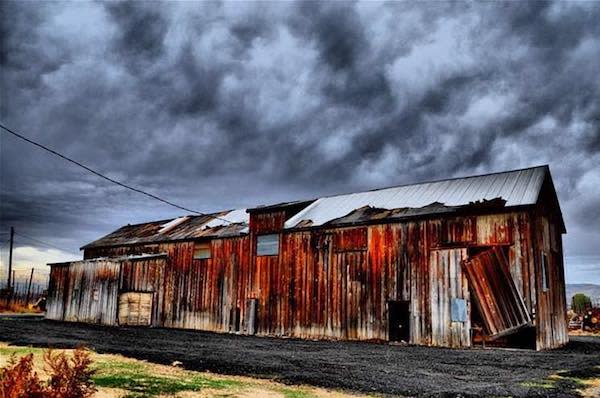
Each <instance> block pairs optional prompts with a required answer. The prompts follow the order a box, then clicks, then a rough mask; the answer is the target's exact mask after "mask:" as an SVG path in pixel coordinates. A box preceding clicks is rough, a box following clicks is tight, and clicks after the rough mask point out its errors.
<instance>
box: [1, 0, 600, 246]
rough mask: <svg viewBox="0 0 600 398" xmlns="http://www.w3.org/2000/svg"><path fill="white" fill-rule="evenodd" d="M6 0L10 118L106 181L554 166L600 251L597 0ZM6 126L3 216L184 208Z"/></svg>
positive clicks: (251, 184) (241, 188) (160, 187)
mask: <svg viewBox="0 0 600 398" xmlns="http://www.w3.org/2000/svg"><path fill="white" fill-rule="evenodd" d="M0 7H1V11H2V24H1V25H0V26H1V30H0V34H1V36H2V37H1V40H2V46H1V49H0V51H1V53H0V54H1V60H0V62H1V63H2V75H1V77H0V78H1V83H2V96H3V97H2V104H1V106H2V109H1V110H2V121H3V122H5V123H7V124H9V125H10V126H12V127H14V128H15V129H17V130H19V131H22V132H23V133H25V134H27V135H29V136H31V137H32V138H34V139H37V140H39V141H41V142H43V143H46V144H49V145H50V146H52V147H54V148H57V149H59V150H61V151H62V152H64V153H67V154H70V155H72V156H73V157H74V158H76V159H78V160H81V161H84V162H85V163H87V164H89V165H90V166H93V167H95V168H98V169H99V170H101V171H103V172H106V173H107V174H109V175H110V176H112V177H114V178H117V179H120V180H123V181H126V182H128V183H131V184H133V185H137V186H141V187H144V188H146V189H148V190H150V191H152V192H155V193H159V194H161V195H163V196H166V197H168V198H170V199H172V200H174V201H176V202H179V203H181V204H183V205H186V206H189V207H193V208H196V209H200V210H206V211H209V210H219V209H222V208H231V207H237V206H252V205H256V204H260V203H269V202H277V201H283V200H291V199H298V198H309V197H314V196H318V195H322V194H331V193H336V192H347V191H351V190H359V189H368V188H374V187H378V186H387V185H392V184H396V183H407V182H413V181H418V180H423V179H429V178H443V177H449V176H456V175H465V174H470V173H483V172H488V171H497V170H503V169H513V168H519V167H526V166H530V165H535V164H542V163H549V164H550V166H551V170H552V173H553V176H554V178H555V182H556V185H557V188H558V190H559V194H560V198H561V203H562V206H563V213H564V214H565V216H566V218H567V228H568V229H569V232H570V234H569V235H567V241H566V247H567V252H568V253H571V254H582V255H583V254H585V255H598V256H600V253H599V252H598V250H597V249H596V245H594V244H593V243H591V242H594V241H596V240H598V239H600V232H599V231H598V228H597V226H595V225H594V223H593V222H591V221H590V220H592V219H593V218H594V217H592V216H591V215H595V214H598V213H599V212H600V195H599V191H598V186H600V170H599V168H598V166H597V165H598V164H599V163H600V155H599V151H600V117H599V115H600V100H599V98H600V79H598V76H597V71H598V70H600V44H599V43H600V40H599V39H600V25H599V24H598V23H597V21H598V20H600V7H599V6H598V5H597V4H595V3H562V2H561V3H552V2H527V3H525V2H521V3H483V4H478V3H468V4H467V3H425V4H411V3H372V2H367V3H362V2H357V3H354V2H352V3H350V2H348V3H340V2H335V3H319V2H296V3H220V2H219V3H206V2H199V3H191V2H185V3H147V2H146V3H140V2H110V3H84V4H68V5H66V4H61V3H19V2H2V3H1V5H0ZM1 137H2V141H1V142H0V143H1V145H2V147H1V151H2V159H1V160H0V162H1V164H0V166H1V167H2V170H1V178H2V181H1V183H2V204H1V206H2V208H1V210H2V215H1V218H2V226H3V228H5V226H6V225H8V224H16V225H17V226H18V227H19V228H22V229H24V230H32V231H34V232H35V233H36V234H38V236H40V237H42V238H45V239H47V240H52V239H60V240H61V242H62V243H63V244H67V245H69V247H71V248H75V247H78V246H80V245H81V244H83V243H85V241H86V240H91V239H93V238H96V237H97V235H100V234H102V233H104V232H108V231H109V230H110V229H111V228H114V227H117V226H119V225H121V224H124V223H127V222H137V221H143V220H147V219H160V218H165V217H169V216H174V215H177V214H178V213H179V212H178V211H177V210H175V209H169V208H165V207H164V206H162V205H159V204H156V203H153V202H149V201H147V200H146V199H144V198H140V197H137V196H135V195H134V194H130V193H126V192H123V191H122V190H120V189H118V188H113V187H107V186H106V184H105V183H104V182H102V181H99V180H97V179H95V178H94V177H93V176H88V175H85V174H84V173H82V172H80V171H77V170H73V169H72V168H71V166H69V165H66V164H64V163H62V162H61V161H58V160H55V159H52V158H51V157H49V156H47V155H46V154H44V153H41V152H39V151H38V150H37V149H35V148H31V147H28V146H27V145H25V144H22V143H19V142H17V141H15V140H14V139H13V138H10V137H8V136H5V135H2V136H1ZM76 231H77V232H76ZM81 231H83V232H81Z"/></svg>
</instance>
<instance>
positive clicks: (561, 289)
mask: <svg viewBox="0 0 600 398" xmlns="http://www.w3.org/2000/svg"><path fill="white" fill-rule="evenodd" d="M534 225H535V244H534V250H535V256H536V258H537V261H536V265H537V266H536V270H535V272H536V274H537V278H536V282H537V311H536V326H537V328H536V345H537V349H538V350H545V349H551V348H556V347H560V346H562V345H564V344H566V343H567V342H568V341H569V336H568V325H567V319H566V310H567V303H566V297H565V279H564V278H565V276H564V275H565V273H564V264H563V256H562V237H561V234H560V233H559V232H558V231H559V228H558V225H557V223H556V221H555V220H552V219H551V218H550V217H548V216H547V215H543V214H538V215H537V217H536V218H535V224H534ZM542 253H545V254H546V257H547V260H548V261H547V268H548V289H546V290H545V289H543V288H542V266H541V262H542V259H541V258H542Z"/></svg>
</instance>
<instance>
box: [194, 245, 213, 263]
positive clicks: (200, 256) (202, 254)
mask: <svg viewBox="0 0 600 398" xmlns="http://www.w3.org/2000/svg"><path fill="white" fill-rule="evenodd" d="M207 258H210V243H208V242H204V243H196V244H195V245H194V260H204V259H207Z"/></svg>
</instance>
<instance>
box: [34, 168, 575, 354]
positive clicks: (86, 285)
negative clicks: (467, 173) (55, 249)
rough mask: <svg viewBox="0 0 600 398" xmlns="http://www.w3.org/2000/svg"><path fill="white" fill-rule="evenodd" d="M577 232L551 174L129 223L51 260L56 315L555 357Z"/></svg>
mask: <svg viewBox="0 0 600 398" xmlns="http://www.w3.org/2000/svg"><path fill="white" fill-rule="evenodd" d="M565 232H566V230H565V225H564V222H563V218H562V214H561V210H560V206H559V203H558V198H557V195H556V191H555V189H554V185H553V182H552V178H551V175H550V170H549V168H548V167H547V166H541V167H534V168H528V169H522V170H513V171H507V172H502V173H494V174H487V175H480V176H472V177H465V178H454V179H448V180H442V181H434V182H424V183H419V184H411V185H403V186H397V187H391V188H383V189H377V190H372V191H368V192H359V193H351V194H345V195H336V196H329V197H323V198H319V199H315V200H307V201H298V202H291V203H283V204H277V205H271V206H263V207H257V208H252V209H241V210H232V211H223V212H219V213H214V214H210V215H200V216H183V217H179V218H175V219H169V220H161V221H154V222H148V223H143V224H136V225H126V226H124V227H122V228H119V229H118V230H116V231H114V232H112V233H110V234H108V235H106V236H104V237H102V238H100V239H98V240H96V241H94V242H91V243H89V244H87V245H85V246H83V248H82V249H83V260H81V261H73V262H68V263H60V264H50V266H51V273H50V286H49V293H48V294H49V297H48V309H47V313H46V317H47V318H49V319H55V320H62V321H75V322H88V323H96V324H103V325H112V326H118V325H132V326H148V327H150V326H154V327H168V328H189V329H198V330H207V331H215V332H233V333H241V334H257V335H264V336H286V337H297V338H310V339H343V340H373V341H404V342H406V343H410V344H418V345H431V346H442V347H470V346H472V345H473V344H480V343H487V344H496V345H504V346H518V347H529V348H535V349H549V348H555V347H559V346H561V345H563V344H565V343H566V342H567V340H568V337H567V324H566V317H565V312H566V300H565V279H564V264H563V251H562V234H564V233H565Z"/></svg>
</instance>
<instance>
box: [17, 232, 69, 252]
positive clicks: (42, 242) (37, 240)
mask: <svg viewBox="0 0 600 398" xmlns="http://www.w3.org/2000/svg"><path fill="white" fill-rule="evenodd" d="M15 235H18V236H20V237H22V238H26V239H29V240H32V241H34V242H37V243H41V244H42V245H46V246H49V247H52V248H54V249H58V250H60V251H63V252H67V253H70V254H75V255H76V256H79V255H80V253H75V252H72V251H70V250H68V249H65V248H62V247H59V246H56V245H53V244H51V243H48V242H44V241H42V240H39V239H36V238H32V237H31V236H27V235H25V234H22V233H21V232H16V231H15Z"/></svg>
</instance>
